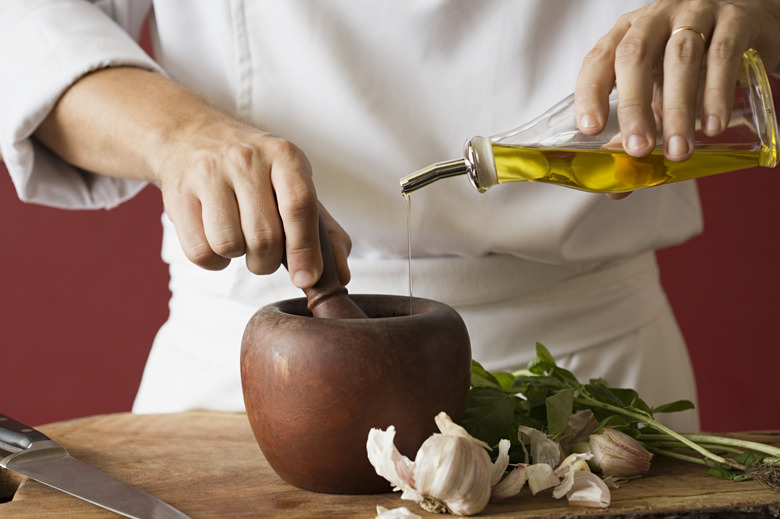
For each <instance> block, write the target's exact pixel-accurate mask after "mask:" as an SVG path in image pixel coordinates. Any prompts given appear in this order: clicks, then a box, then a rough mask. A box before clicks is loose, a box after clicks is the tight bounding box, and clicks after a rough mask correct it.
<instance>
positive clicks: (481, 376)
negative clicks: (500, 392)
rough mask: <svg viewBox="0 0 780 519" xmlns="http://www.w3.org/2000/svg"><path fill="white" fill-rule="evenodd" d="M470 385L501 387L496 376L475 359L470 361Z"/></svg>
mask: <svg viewBox="0 0 780 519" xmlns="http://www.w3.org/2000/svg"><path fill="white" fill-rule="evenodd" d="M471 386H472V387H501V384H500V383H499V382H498V380H497V379H496V377H494V376H493V374H492V373H491V372H489V371H488V370H486V369H485V368H483V367H482V364H480V363H479V362H477V361H476V360H473V359H472V361H471Z"/></svg>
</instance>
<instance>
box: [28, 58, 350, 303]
mask: <svg viewBox="0 0 780 519" xmlns="http://www.w3.org/2000/svg"><path fill="white" fill-rule="evenodd" d="M35 136H36V137H37V138H38V139H39V140H41V141H42V142H43V143H44V144H46V145H47V146H48V147H49V148H51V149H52V150H53V151H54V152H55V153H57V154H58V155H59V156H60V157H62V158H63V160H66V161H68V162H70V163H71V164H74V165H76V166H78V167H81V168H83V169H85V170H87V171H92V172H95V173H101V174H106V175H111V176H117V177H126V178H138V179H143V180H148V181H152V182H156V183H157V184H158V185H159V187H160V189H161V191H162V196H163V202H164V204H165V208H166V212H167V213H168V216H169V217H170V219H171V221H172V222H173V224H174V226H175V228H176V232H177V234H178V237H179V241H180V242H181V245H182V248H183V250H184V253H185V254H186V256H187V257H188V258H189V259H190V260H191V261H192V262H194V263H195V264H197V265H199V266H201V267H203V268H206V269H222V268H225V267H226V266H227V265H228V264H229V263H230V261H231V259H233V258H238V257H240V256H245V257H246V264H247V267H248V268H249V270H250V271H252V272H254V273H255V274H269V273H272V272H274V271H276V270H277V269H278V268H279V266H280V264H281V262H282V259H283V257H286V260H287V267H288V270H289V272H290V277H291V279H292V280H293V283H294V284H295V285H296V286H298V287H299V288H307V287H310V286H312V285H313V284H314V283H315V282H316V281H317V280H318V279H319V277H320V275H321V273H322V257H321V254H320V245H319V232H318V215H319V214H320V213H322V215H323V217H324V219H325V223H326V227H327V228H328V231H329V237H330V241H331V245H332V247H333V255H334V258H335V260H336V265H337V269H338V273H339V279H340V280H341V281H342V283H344V284H346V283H347V282H348V281H349V269H348V267H347V255H348V254H349V250H350V248H351V242H350V239H349V236H348V235H347V234H346V233H345V232H344V230H343V229H342V228H341V227H340V226H339V225H338V223H336V222H335V220H333V218H331V217H330V215H329V214H328V213H327V211H325V209H324V208H323V207H322V206H321V205H320V204H319V202H318V200H317V194H316V191H315V189H314V182H313V181H312V171H311V166H310V165H309V161H308V160H307V159H306V156H305V155H304V154H303V152H302V151H301V150H300V149H299V148H298V147H297V146H295V145H293V144H292V143H290V142H289V141H286V140H283V139H280V138H277V137H274V136H272V135H270V134H268V133H266V132H263V131H260V130H258V129H257V128H254V127H252V126H250V125H248V124H245V123H242V122H240V121H238V120H236V119H235V118H233V117H230V116H228V115H226V114H224V113H222V112H220V111H219V110H216V109H215V108H213V107H212V106H210V105H209V104H208V103H206V102H205V101H204V100H203V99H201V98H200V97H199V96H197V95H195V94H193V93H192V92H189V91H187V90H185V89H184V88H182V87H180V86H179V85H177V84H175V83H173V82H171V81H169V80H167V79H166V78H164V77H162V76H161V75H159V74H156V73H153V72H147V71H144V70H140V69H134V68H129V67H128V68H113V69H105V70H101V71H97V72H94V73H91V74H89V75H87V76H85V77H84V78H82V79H80V80H79V81H78V82H76V83H75V84H74V85H73V86H72V87H71V88H70V89H69V90H68V91H67V92H66V93H65V94H64V95H63V96H62V97H61V98H60V100H59V102H58V103H57V105H56V106H55V107H54V109H53V110H52V112H51V113H50V114H49V116H48V117H47V118H46V120H45V121H44V122H43V124H41V126H40V127H39V128H38V130H37V131H36V134H35Z"/></svg>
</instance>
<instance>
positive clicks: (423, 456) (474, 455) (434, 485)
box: [367, 413, 508, 515]
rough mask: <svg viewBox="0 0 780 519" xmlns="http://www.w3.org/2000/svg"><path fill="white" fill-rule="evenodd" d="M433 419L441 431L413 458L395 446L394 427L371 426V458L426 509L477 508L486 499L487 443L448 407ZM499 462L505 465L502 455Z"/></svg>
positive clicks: (463, 511) (488, 478)
mask: <svg viewBox="0 0 780 519" xmlns="http://www.w3.org/2000/svg"><path fill="white" fill-rule="evenodd" d="M436 425H437V426H438V427H439V430H440V431H441V433H436V434H433V435H432V436H430V437H429V438H428V439H427V440H425V442H424V443H423V444H422V446H421V447H420V450H418V451H417V455H416V457H415V460H414V462H413V463H412V462H410V461H409V460H408V459H407V458H405V457H404V456H402V455H401V454H400V452H398V450H397V449H396V448H395V445H394V444H393V438H394V436H395V429H394V428H393V427H389V428H388V430H387V431H382V430H379V429H372V430H371V431H370V432H369V435H368V443H367V450H368V459H369V461H370V462H371V464H372V465H373V466H374V468H375V469H376V471H377V473H378V474H379V475H380V476H382V477H384V478H385V479H387V480H388V481H390V483H392V484H393V486H394V487H395V488H396V490H402V491H403V494H402V495H401V497H402V498H403V499H412V500H414V501H417V502H418V503H419V504H420V506H422V507H423V508H425V509H426V510H428V511H431V512H450V513H452V514H455V515H473V514H476V513H479V512H481V511H482V510H483V509H484V508H485V506H487V504H488V501H489V499H490V488H491V477H492V473H493V464H492V463H491V461H490V456H489V455H488V453H487V451H488V450H489V449H490V447H489V446H488V445H487V444H486V443H485V442H483V441H480V440H477V439H475V438H473V437H472V436H471V435H469V433H468V432H466V430H465V429H463V428H462V427H461V426H459V425H457V424H455V423H454V422H453V421H452V420H451V419H450V417H449V416H447V414H446V413H439V415H438V416H437V417H436ZM506 448H507V449H508V443H507V445H506ZM503 463H504V466H506V465H505V463H506V461H503Z"/></svg>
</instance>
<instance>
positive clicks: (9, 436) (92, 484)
mask: <svg viewBox="0 0 780 519" xmlns="http://www.w3.org/2000/svg"><path fill="white" fill-rule="evenodd" d="M0 457H2V459H0V467H4V468H6V469H8V470H12V471H14V472H18V473H19V474H22V475H23V476H27V477H28V478H32V479H34V480H36V481H40V482H41V483H43V484H45V485H49V486H50V487H53V488H56V489H57V490H61V491H62V492H66V493H68V494H70V495H72V496H75V497H78V498H80V499H83V500H85V501H88V502H90V503H92V504H95V505H97V506H100V507H103V508H105V509H107V510H111V511H112V512H115V513H117V514H120V515H123V516H125V517H132V518H134V519H189V517H188V516H186V515H185V514H183V513H182V512H180V511H178V510H177V509H175V508H174V507H172V506H171V505H169V504H167V503H165V502H163V501H160V500H159V499H157V498H156V497H153V496H151V495H149V494H147V493H146V492H144V491H142V490H139V489H138V488H135V487H134V486H132V485H129V484H127V483H125V482H123V481H120V480H119V479H116V478H114V477H112V476H109V475H108V474H106V473H105V472H103V471H101V470H98V469H96V468H95V467H92V466H90V465H87V464H86V463H83V462H81V461H79V460H77V459H76V458H74V457H73V456H71V455H70V453H68V451H67V450H66V449H65V448H64V447H63V446H62V445H60V444H58V443H57V442H55V441H53V440H51V439H50V438H49V437H47V436H46V435H45V434H43V433H42V432H40V431H37V430H35V429H34V428H32V427H29V426H27V425H24V424H22V423H20V422H17V421H16V420H14V419H12V418H10V417H8V416H6V415H4V414H2V413H0Z"/></svg>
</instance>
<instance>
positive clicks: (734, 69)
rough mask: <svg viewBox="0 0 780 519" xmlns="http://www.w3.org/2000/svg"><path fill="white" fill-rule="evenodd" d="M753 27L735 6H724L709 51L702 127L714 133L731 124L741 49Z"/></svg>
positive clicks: (746, 42)
mask: <svg viewBox="0 0 780 519" xmlns="http://www.w3.org/2000/svg"><path fill="white" fill-rule="evenodd" d="M750 34H751V30H750V27H749V26H748V24H746V22H745V21H743V19H742V18H741V17H739V16H735V13H734V12H733V10H732V9H721V14H720V16H719V17H718V24H717V25H716V26H715V29H714V30H713V33H712V37H711V41H710V45H709V49H708V51H707V56H706V62H707V75H706V77H705V81H704V92H703V95H702V122H701V124H702V130H703V131H704V134H705V135H708V136H710V137H714V136H716V135H719V134H720V133H722V132H723V131H724V130H725V129H726V128H727V127H728V124H729V121H730V119H731V113H732V110H733V105H734V88H735V86H736V83H737V75H738V71H739V67H740V62H741V59H742V52H744V50H745V49H747V48H748V47H749V46H750Z"/></svg>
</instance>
